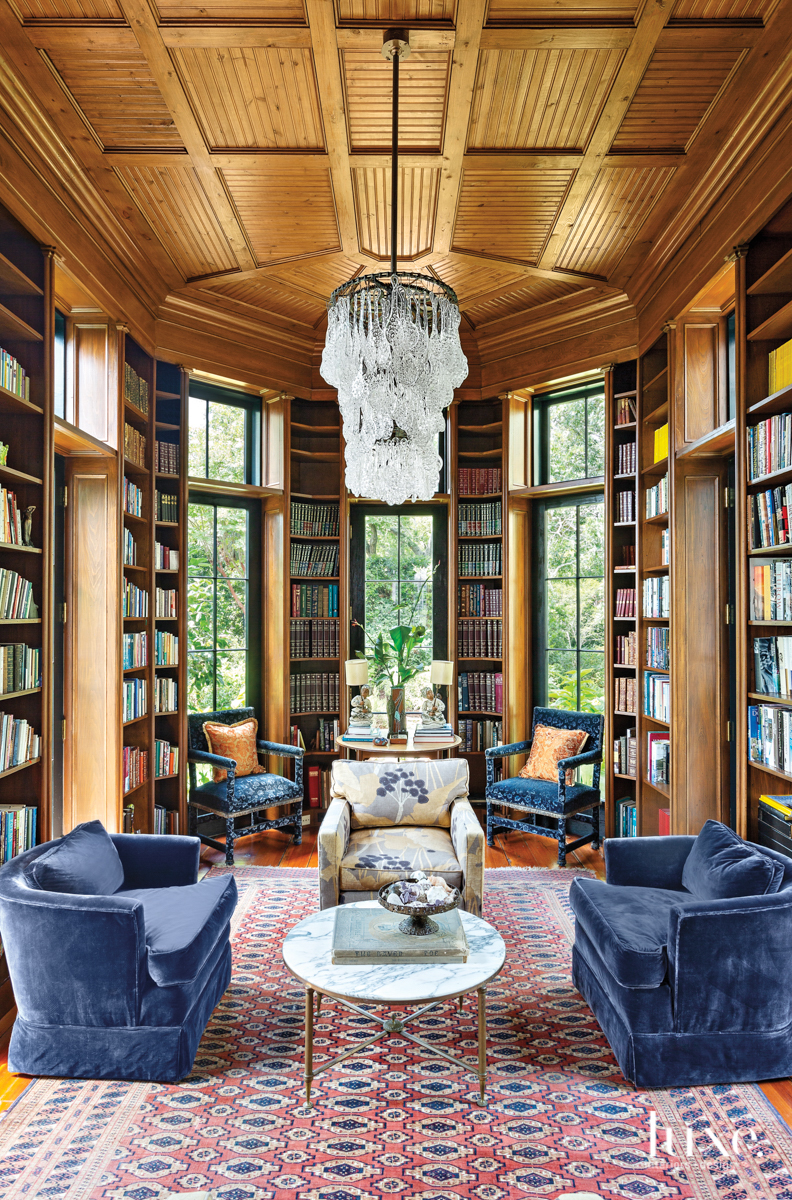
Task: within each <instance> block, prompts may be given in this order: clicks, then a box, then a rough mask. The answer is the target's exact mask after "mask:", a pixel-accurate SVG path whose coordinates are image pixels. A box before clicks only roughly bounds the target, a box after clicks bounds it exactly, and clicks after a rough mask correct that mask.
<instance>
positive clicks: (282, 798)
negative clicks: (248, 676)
mask: <svg viewBox="0 0 792 1200" xmlns="http://www.w3.org/2000/svg"><path fill="white" fill-rule="evenodd" d="M255 715H256V714H255V711H254V709H252V708H227V709H224V710H223V711H221V712H208V713H190V715H189V716H188V718H187V724H188V736H189V742H190V746H189V754H188V756H187V761H188V763H189V767H190V791H189V795H188V797H187V812H188V817H189V823H190V833H192V834H197V835H198V836H199V837H200V839H201V841H202V842H203V843H204V845H205V846H212V847H213V848H214V849H215V850H224V851H225V860H226V866H229V867H233V865H234V842H235V841H236V839H237V838H238V837H247V836H248V835H249V834H251V833H263V832H264V830H266V829H291V830H293V832H294V844H295V846H299V845H300V842H301V841H302V798H303V754H304V751H303V749H302V747H300V746H286V745H281V743H280V742H264V741H261V740H257V741H256V748H257V750H258V751H259V753H260V754H275V755H278V756H279V757H281V758H294V759H296V763H295V770H294V782H292V780H291V779H284V777H283V776H282V775H269V774H262V775H244V776H243V777H242V778H241V779H237V778H236V762H235V761H234V759H233V758H223V757H222V756H221V755H220V754H210V752H209V746H208V743H207V741H206V735H205V734H204V730H203V727H204V722H205V721H218V722H222V723H223V724H224V725H235V724H236V723H237V721H244V720H247V719H248V718H250V717H255ZM198 763H206V764H208V765H209V766H212V767H223V768H224V769H225V770H226V772H227V778H226V779H223V780H222V781H221V782H220V783H202V784H200V785H199V784H198V783H197V779H196V771H195V768H196V765H197V764H198ZM282 805H285V806H287V811H286V812H284V814H283V816H279V817H273V818H271V819H269V820H268V819H267V818H266V817H264V816H263V815H262V814H263V813H264V812H265V811H266V809H268V808H275V807H278V808H280V807H281V806H282ZM218 817H222V818H223V819H224V820H225V823H226V841H225V845H223V843H222V842H218V841H215V839H214V838H211V837H207V836H206V835H205V834H202V833H201V832H200V827H201V825H203V824H204V823H205V822H207V821H216V820H217V818H218ZM238 817H249V818H250V820H249V821H248V823H247V824H246V825H243V826H242V827H240V828H238V827H237V826H236V820H237V818H238Z"/></svg>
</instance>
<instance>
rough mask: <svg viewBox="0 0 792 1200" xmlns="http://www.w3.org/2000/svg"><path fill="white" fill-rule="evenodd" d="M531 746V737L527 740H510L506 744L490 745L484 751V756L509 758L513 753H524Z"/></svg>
mask: <svg viewBox="0 0 792 1200" xmlns="http://www.w3.org/2000/svg"><path fill="white" fill-rule="evenodd" d="M531 746H533V738H529V739H528V741H527V742H511V743H510V744H509V745H508V746H490V748H489V749H488V750H485V751H484V756H485V757H486V758H511V756H512V755H513V754H525V751H526V750H530V749H531Z"/></svg>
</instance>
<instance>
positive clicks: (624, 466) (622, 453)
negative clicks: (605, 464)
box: [616, 442, 638, 475]
mask: <svg viewBox="0 0 792 1200" xmlns="http://www.w3.org/2000/svg"><path fill="white" fill-rule="evenodd" d="M616 449H617V454H616V474H617V475H634V474H635V470H636V467H637V466H638V453H637V446H636V444H635V442H622V443H621V444H620V445H619V446H617V448H616Z"/></svg>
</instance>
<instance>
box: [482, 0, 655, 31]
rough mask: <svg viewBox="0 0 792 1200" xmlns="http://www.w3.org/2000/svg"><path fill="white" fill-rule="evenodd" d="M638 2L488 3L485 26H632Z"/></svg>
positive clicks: (542, 0) (540, 0)
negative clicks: (502, 23)
mask: <svg viewBox="0 0 792 1200" xmlns="http://www.w3.org/2000/svg"><path fill="white" fill-rule="evenodd" d="M638 8H639V4H638V0H560V2H556V3H552V0H490V5H489V9H488V10H487V23H488V24H489V25H492V24H495V23H497V22H499V21H506V22H512V21H513V22H519V21H531V22H536V23H537V24H538V23H542V24H545V25H554V24H556V23H557V22H558V18H559V17H560V16H563V19H564V20H565V21H569V22H578V23H582V24H585V23H586V22H597V23H600V22H602V23H603V24H605V23H607V22H617V23H619V24H630V25H631V24H632V22H633V19H634V17H635V14H636V11H637V9H638Z"/></svg>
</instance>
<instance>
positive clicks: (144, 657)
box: [123, 633, 148, 671]
mask: <svg viewBox="0 0 792 1200" xmlns="http://www.w3.org/2000/svg"><path fill="white" fill-rule="evenodd" d="M123 664H124V665H123V669H124V670H125V671H132V670H133V669H134V668H135V667H145V666H148V634H147V633H125V634H124V638H123Z"/></svg>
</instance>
